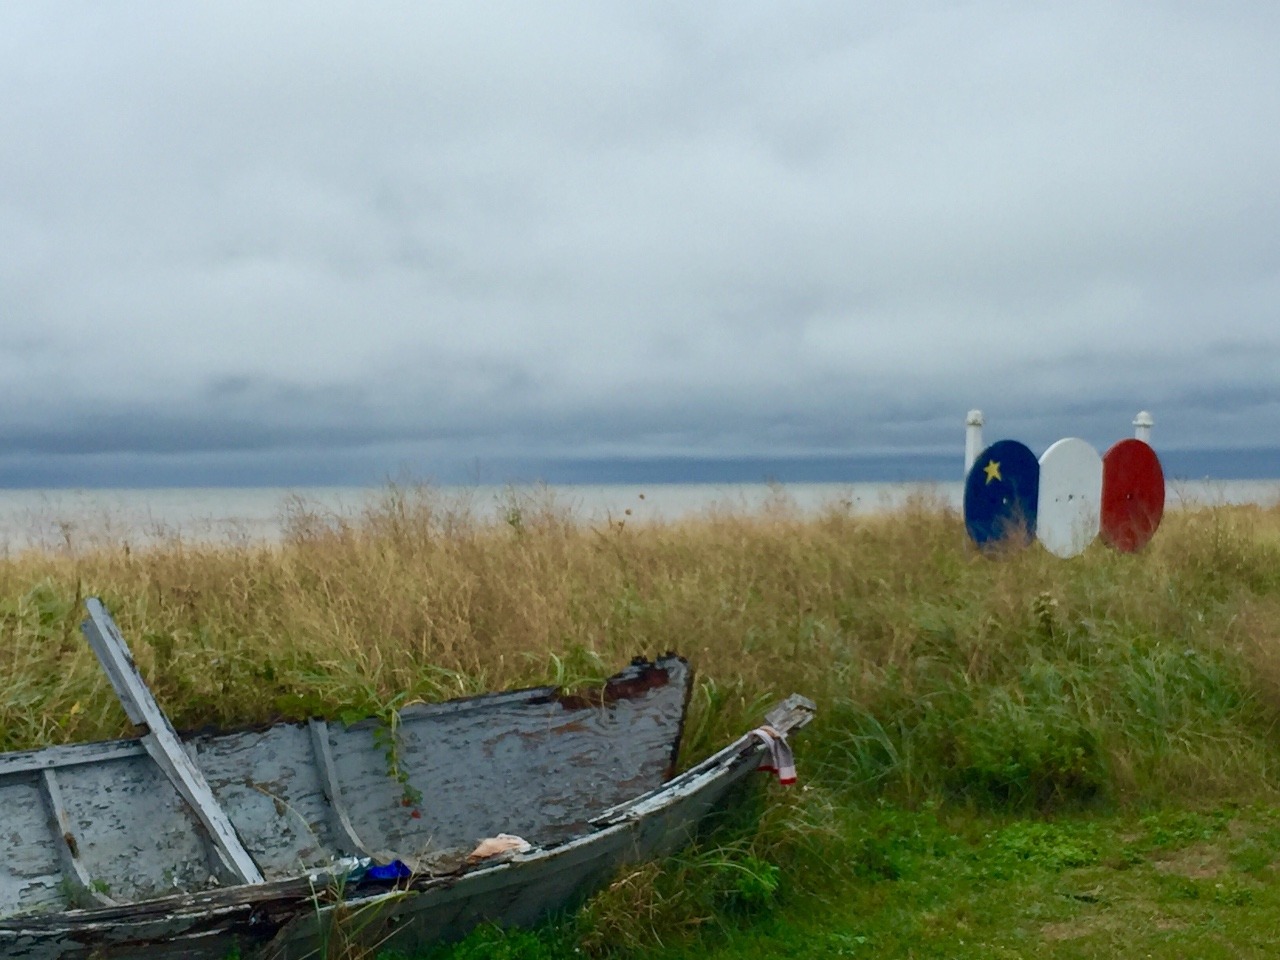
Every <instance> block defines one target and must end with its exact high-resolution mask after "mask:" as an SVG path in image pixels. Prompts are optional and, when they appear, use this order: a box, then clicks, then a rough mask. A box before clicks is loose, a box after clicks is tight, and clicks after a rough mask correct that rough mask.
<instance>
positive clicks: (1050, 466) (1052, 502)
mask: <svg viewBox="0 0 1280 960" xmlns="http://www.w3.org/2000/svg"><path fill="white" fill-rule="evenodd" d="M1039 510H1040V512H1039V516H1038V517H1037V519H1036V538H1037V539H1038V540H1039V541H1040V542H1041V543H1043V544H1044V548H1045V549H1046V550H1048V551H1049V552H1050V553H1052V554H1053V555H1054V556H1055V557H1074V556H1076V555H1077V554H1080V553H1083V552H1084V548H1085V547H1087V546H1089V544H1091V543H1093V539H1094V537H1096V536H1097V535H1098V530H1099V528H1100V526H1101V522H1102V458H1101V457H1100V456H1098V451H1097V450H1095V449H1093V447H1091V446H1089V444H1087V443H1085V442H1084V441H1083V440H1080V439H1079V438H1077V437H1068V438H1067V439H1065V440H1059V441H1058V442H1057V443H1055V444H1054V445H1053V446H1051V447H1050V448H1049V449H1048V450H1046V451H1045V452H1044V455H1043V456H1042V457H1041V458H1040V506H1039Z"/></svg>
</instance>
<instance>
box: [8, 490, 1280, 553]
mask: <svg viewBox="0 0 1280 960" xmlns="http://www.w3.org/2000/svg"><path fill="white" fill-rule="evenodd" d="M387 495H388V488H385V487H368V488H367V487H297V488H281V487H265V488H243V487H180V488H164V489H153V490H146V489H136V490H126V489H93V490H0V549H3V550H4V551H6V552H13V551H20V550H24V549H30V548H39V549H67V548H73V549H75V548H85V547H92V546H95V545H102V544H118V543H122V542H127V543H130V544H139V545H141V544H145V543H147V542H155V541H162V540H167V539H172V538H175V537H176V538H182V539H184V540H187V541H199V542H208V541H226V542H270V541H275V540H278V539H279V538H280V537H281V536H282V535H283V533H284V531H285V530H286V528H287V526H288V524H289V522H290V518H291V517H296V516H298V515H299V513H300V512H304V511H305V512H309V513H318V514H320V515H323V516H326V517H343V518H348V519H357V518H358V517H359V516H360V515H361V513H363V512H364V511H365V510H367V509H369V508H371V507H376V505H377V504H378V503H379V502H380V501H382V500H383V499H385V497H386V496H387ZM431 496H433V497H436V498H438V499H439V501H440V502H441V503H442V504H444V505H449V506H455V507H457V506H465V507H466V508H468V509H469V510H471V511H472V512H473V513H474V514H475V515H476V516H478V517H481V518H484V519H492V520H497V519H501V518H502V517H504V516H505V515H506V512H507V511H508V510H509V509H510V508H511V507H512V506H513V505H516V504H524V505H528V504H540V503H545V502H546V501H548V500H550V501H552V502H553V503H554V504H555V505H556V506H557V507H559V508H561V509H564V510H568V511H569V512H571V513H572V515H573V516H574V517H575V518H577V519H578V520H580V521H581V522H584V523H603V522H605V521H607V520H609V519H614V520H626V521H627V522H628V523H644V522H655V521H656V522H661V521H672V520H680V519H682V518H687V517H695V516H699V515H706V514H709V513H714V512H724V511H738V512H756V511H760V510H765V509H768V508H769V507H770V505H771V504H772V505H777V504H786V505H788V506H790V507H791V508H794V509H797V510H799V511H801V512H804V513H814V512H817V511H819V510H822V509H824V508H831V507H834V508H837V509H841V510H847V511H850V512H852V513H855V514H867V513H876V512H880V511H886V510H892V509H895V508H897V507H900V506H901V505H903V504H904V503H906V502H907V501H908V500H909V499H910V498H912V497H925V498H928V499H930V500H934V501H937V502H941V503H944V504H948V505H950V506H952V507H953V508H955V509H957V510H958V509H960V505H961V496H962V485H961V484H960V483H959V482H955V483H848V484H837V483H796V484H784V485H774V484H650V485H625V484H617V485H604V486H575V485H564V486H555V487H486V486H476V487H437V488H432V491H431ZM1166 503H1167V505H1168V508H1169V509H1179V508H1186V507H1189V506H1211V505H1214V504H1239V503H1254V504H1259V505H1262V506H1271V505H1274V504H1277V503H1280V480H1223V481H1208V480H1206V481H1172V482H1170V484H1169V487H1168V491H1167V494H1166Z"/></svg>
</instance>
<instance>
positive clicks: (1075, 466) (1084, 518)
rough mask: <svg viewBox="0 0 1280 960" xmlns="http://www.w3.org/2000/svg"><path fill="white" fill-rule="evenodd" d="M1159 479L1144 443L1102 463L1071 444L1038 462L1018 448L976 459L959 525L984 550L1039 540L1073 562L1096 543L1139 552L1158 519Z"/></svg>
mask: <svg viewBox="0 0 1280 960" xmlns="http://www.w3.org/2000/svg"><path fill="white" fill-rule="evenodd" d="M1164 495H1165V490H1164V471H1163V469H1162V468H1161V466H1160V460H1159V458H1158V457H1156V454H1155V451H1154V450H1152V449H1151V447H1150V446H1149V445H1148V444H1146V443H1145V442H1143V441H1142V440H1121V441H1120V442H1119V443H1117V444H1116V445H1115V446H1113V447H1112V448H1111V449H1110V450H1108V451H1107V454H1106V456H1105V457H1099V456H1098V453H1097V451H1096V450H1094V449H1093V447H1091V446H1090V445H1089V444H1088V443H1086V442H1085V441H1083V440H1080V439H1078V438H1076V437H1069V438H1067V439H1065V440H1059V441H1058V442H1057V443H1055V444H1053V445H1052V446H1051V447H1049V449H1048V450H1046V451H1045V452H1044V456H1042V457H1041V458H1040V459H1039V460H1038V461H1037V460H1036V458H1035V456H1034V455H1033V454H1032V453H1031V451H1030V450H1028V449H1027V448H1026V447H1025V446H1024V445H1023V444H1021V443H1018V442H1017V441H1016V440H1000V441H998V442H996V443H993V444H992V445H991V446H989V447H987V449H985V450H983V451H982V453H981V454H979V456H978V458H977V460H975V461H974V464H973V467H972V468H971V469H970V471H969V475H968V477H967V478H966V479H965V486H964V522H965V528H966V529H967V530H968V532H969V536H970V537H971V538H972V539H973V541H974V543H976V544H977V545H978V546H979V547H982V548H984V549H987V548H992V547H995V546H998V545H1003V546H1013V547H1018V546H1025V545H1027V544H1029V543H1030V542H1031V541H1032V540H1033V539H1038V540H1039V541H1040V542H1041V543H1042V544H1044V548H1045V549H1046V550H1048V551H1049V552H1050V553H1052V554H1054V555H1055V556H1058V557H1074V556H1077V555H1078V554H1080V553H1083V552H1084V550H1085V548H1087V547H1088V546H1089V544H1090V543H1092V542H1093V541H1094V539H1096V538H1097V536H1098V535H1099V533H1101V535H1102V539H1103V541H1104V542H1105V543H1107V544H1109V545H1110V546H1112V547H1114V548H1115V549H1117V550H1120V551H1124V552H1133V551H1136V550H1141V549H1142V548H1143V547H1144V546H1146V544H1147V543H1148V541H1150V539H1151V537H1152V535H1153V534H1154V533H1155V531H1156V528H1157V527H1158V526H1159V525H1160V519H1161V517H1162V516H1163V514H1164Z"/></svg>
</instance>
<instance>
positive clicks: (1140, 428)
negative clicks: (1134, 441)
mask: <svg viewBox="0 0 1280 960" xmlns="http://www.w3.org/2000/svg"><path fill="white" fill-rule="evenodd" d="M1155 423H1156V421H1155V418H1153V417H1152V416H1151V414H1149V413H1147V411H1145V410H1142V411H1139V413H1138V415H1137V416H1136V417H1134V418H1133V435H1134V436H1135V437H1137V438H1138V439H1139V440H1141V441H1142V442H1143V443H1148V444H1149V443H1150V442H1151V428H1152V427H1153V426H1155Z"/></svg>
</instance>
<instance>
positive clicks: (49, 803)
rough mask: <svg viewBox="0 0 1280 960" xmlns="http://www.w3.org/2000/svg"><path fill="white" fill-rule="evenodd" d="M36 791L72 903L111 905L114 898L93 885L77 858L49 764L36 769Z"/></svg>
mask: <svg viewBox="0 0 1280 960" xmlns="http://www.w3.org/2000/svg"><path fill="white" fill-rule="evenodd" d="M40 795H41V796H42V797H43V798H44V803H45V808H46V809H47V810H48V812H49V825H50V827H51V828H52V830H53V834H54V837H53V845H54V847H55V848H56V849H57V851H58V861H59V863H60V864H61V866H62V879H63V880H64V881H65V883H66V885H67V887H68V888H69V892H70V894H71V899H72V900H73V902H74V904H75V905H76V906H80V907H114V906H115V905H116V902H115V901H114V900H112V899H111V898H110V897H108V896H106V895H105V894H103V893H102V892H101V891H100V890H97V889H96V888H95V887H94V885H93V881H92V880H91V879H90V877H89V874H88V873H87V872H86V871H85V868H84V864H83V863H82V862H81V860H80V850H79V847H78V844H77V841H76V835H75V833H74V832H73V831H72V829H71V820H70V818H69V817H68V816H67V808H66V805H65V804H64V803H63V802H62V788H61V787H59V786H58V775H57V774H56V773H54V772H53V769H52V768H45V769H44V770H42V771H41V772H40Z"/></svg>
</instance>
